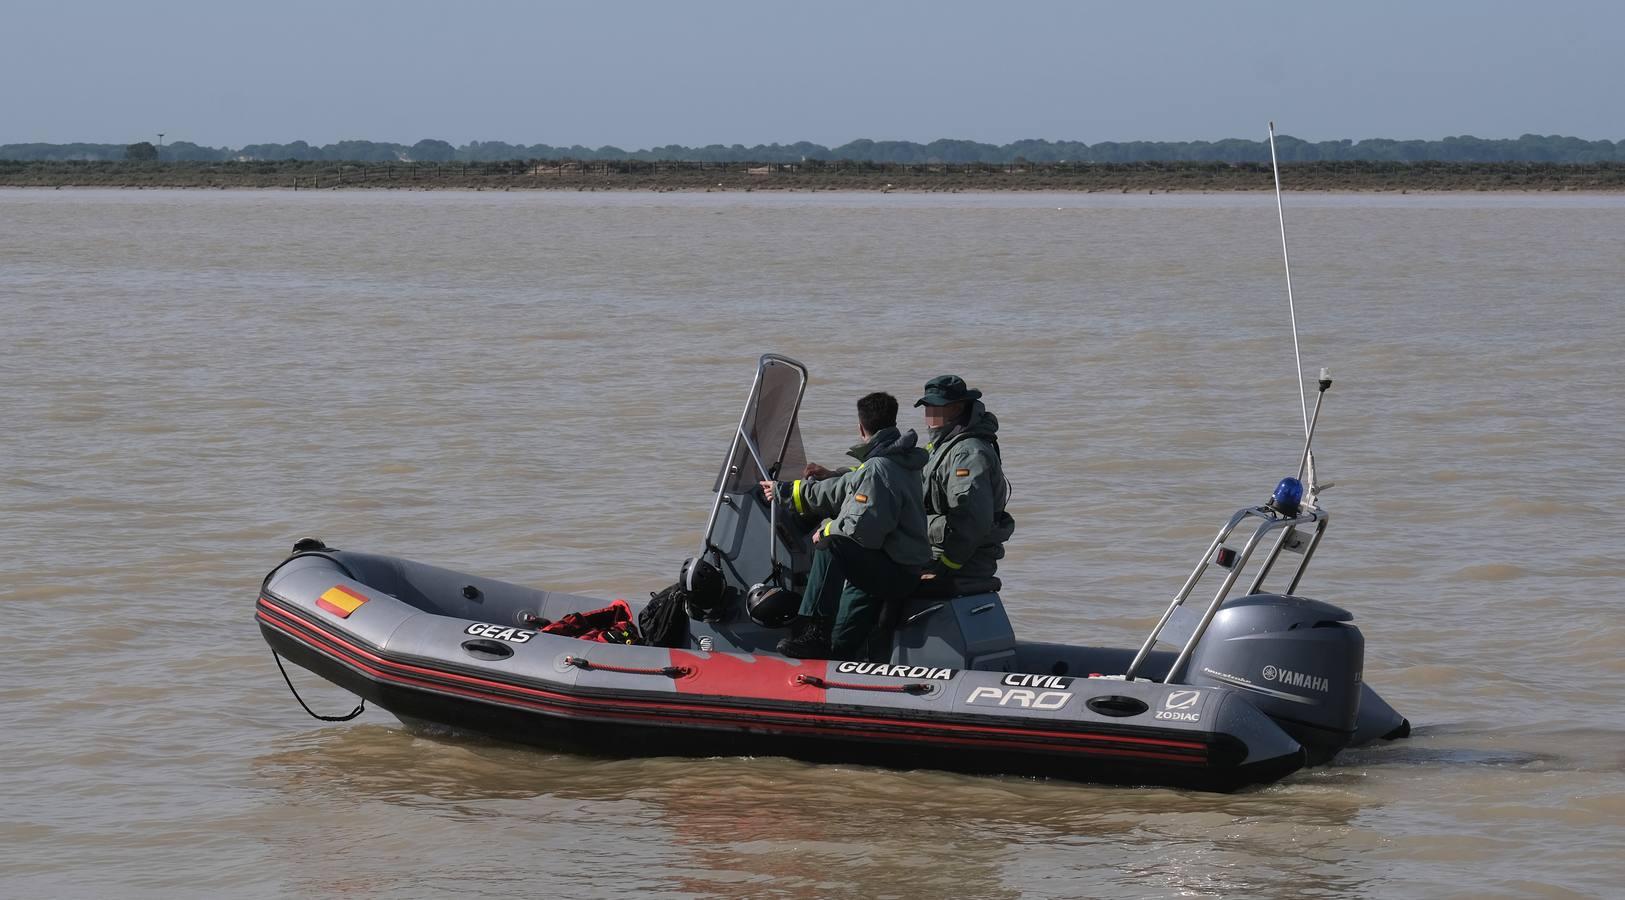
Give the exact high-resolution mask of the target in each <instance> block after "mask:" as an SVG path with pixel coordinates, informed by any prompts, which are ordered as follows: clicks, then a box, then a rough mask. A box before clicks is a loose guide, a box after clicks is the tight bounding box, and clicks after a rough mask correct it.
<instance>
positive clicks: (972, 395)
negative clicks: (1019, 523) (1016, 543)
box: [914, 375, 1016, 597]
mask: <svg viewBox="0 0 1625 900" xmlns="http://www.w3.org/2000/svg"><path fill="white" fill-rule="evenodd" d="M981 396H982V392H981V391H978V390H976V389H974V388H971V387H968V386H967V385H966V384H965V379H963V378H960V377H959V376H958V375H941V376H938V377H936V378H933V379H931V380H930V381H928V382H926V384H925V396H923V397H921V398H920V399H919V400H918V401H916V402H915V404H914V405H915V406H923V407H925V424H926V427H928V428H929V429H930V434H931V440H930V443H928V444H926V445H925V447H926V449H927V450H928V451H930V454H931V456H930V459H929V461H927V462H926V464H925V474H924V478H925V485H924V489H925V512H926V518H927V523H928V530H929V533H930V535H931V556H932V561H931V565H930V567H928V568H927V569H926V571H925V572H924V573H923V574H922V576H921V580H920V590H919V592H918V593H917V594H916V596H922V597H957V596H960V595H963V594H973V593H980V592H982V591H996V590H998V589H999V587H1000V583H999V579H998V578H996V577H995V576H994V573H995V572H996V571H998V568H999V560H1000V559H1003V558H1004V542H1005V541H1007V540H1009V539H1010V535H1011V534H1012V533H1014V532H1015V529H1016V522H1015V520H1014V519H1012V518H1011V517H1010V514H1009V513H1007V512H1005V509H1004V507H1005V504H1006V503H1007V502H1008V501H1009V499H1010V485H1009V482H1007V481H1005V478H1004V466H1003V463H1002V461H1001V459H1000V456H999V438H998V431H999V420H998V419H997V418H995V417H994V415H993V414H992V413H990V412H988V411H987V407H986V406H984V405H983V404H982V401H981Z"/></svg>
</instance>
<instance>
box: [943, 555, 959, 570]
mask: <svg viewBox="0 0 1625 900" xmlns="http://www.w3.org/2000/svg"><path fill="white" fill-rule="evenodd" d="M937 559H938V560H939V561H940V562H941V563H942V564H943V565H945V566H947V567H948V568H950V569H963V568H965V564H964V563H956V562H954V561H953V560H951V559H949V558H948V557H946V556H939V557H937Z"/></svg>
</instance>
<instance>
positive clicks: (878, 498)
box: [789, 427, 931, 567]
mask: <svg viewBox="0 0 1625 900" xmlns="http://www.w3.org/2000/svg"><path fill="white" fill-rule="evenodd" d="M917 440H918V439H917V438H916V437H915V435H914V432H912V431H909V432H906V433H899V432H898V430H897V429H896V428H895V427H893V428H883V429H881V430H880V431H879V432H878V433H876V434H875V435H874V436H873V437H871V438H870V439H869V440H868V441H867V442H866V443H863V444H859V445H858V446H856V447H853V448H852V449H851V450H850V451H848V453H849V455H851V456H852V457H853V458H854V459H856V460H858V465H857V467H856V468H852V469H848V470H846V471H845V472H843V473H841V474H840V475H839V476H837V477H833V478H826V479H824V480H823V481H806V480H798V481H795V482H792V483H791V484H790V485H789V494H790V497H789V500H790V503H791V505H792V507H793V508H794V509H795V511H796V513H797V514H799V515H801V516H804V517H808V518H813V517H820V518H828V519H829V522H828V523H827V524H826V525H825V526H824V533H825V534H826V535H827V534H841V535H845V536H847V537H849V538H851V539H852V540H854V541H857V542H858V544H860V545H862V546H864V547H867V548H870V549H880V550H884V551H885V552H886V555H887V556H889V557H891V558H892V561H894V562H897V563H900V564H902V565H905V566H916V567H924V566H925V565H927V564H928V563H930V562H931V545H930V542H929V541H928V540H927V539H926V533H925V508H924V505H923V503H922V501H921V497H920V490H921V482H920V471H921V470H922V469H924V468H925V462H926V453H925V451H924V450H921V449H920V448H919V447H916V446H914V444H915V442H916V441H917Z"/></svg>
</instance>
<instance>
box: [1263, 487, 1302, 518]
mask: <svg viewBox="0 0 1625 900" xmlns="http://www.w3.org/2000/svg"><path fill="white" fill-rule="evenodd" d="M1302 504H1303V482H1301V481H1299V480H1298V479H1296V478H1283V479H1281V481H1280V483H1279V484H1277V485H1276V486H1275V493H1274V494H1273V495H1271V496H1270V504H1269V505H1270V509H1273V510H1275V511H1276V512H1278V513H1280V514H1281V515H1283V516H1295V515H1297V514H1298V508H1299V507H1300V506H1301V505H1302Z"/></svg>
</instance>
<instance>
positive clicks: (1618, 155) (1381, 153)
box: [0, 134, 1625, 164]
mask: <svg viewBox="0 0 1625 900" xmlns="http://www.w3.org/2000/svg"><path fill="white" fill-rule="evenodd" d="M1276 148H1277V151H1278V153H1279V155H1280V157H1281V159H1282V161H1283V162H1538V163H1599V162H1625V140H1621V141H1607V140H1603V141H1587V140H1582V139H1581V138H1574V137H1562V136H1559V135H1539V134H1526V135H1524V136H1523V137H1520V138H1515V139H1512V138H1507V139H1490V138H1476V137H1471V136H1466V135H1464V136H1461V137H1447V138H1444V139H1443V140H1438V141H1396V140H1389V139H1386V138H1368V139H1366V140H1361V141H1351V140H1341V141H1319V142H1310V141H1302V140H1299V139H1297V138H1294V137H1288V136H1284V135H1283V136H1278V137H1277V138H1276ZM151 153H152V148H151V147H150V146H149V145H147V143H146V142H140V143H138V144H131V145H125V144H0V159H6V160H24V161H28V160H39V161H74V160H81V161H115V160H124V159H127V158H128V159H137V160H139V159H150V158H151V156H150V154H151ZM1269 158H1270V151H1269V144H1268V143H1267V142H1265V141H1247V140H1240V139H1234V138H1233V139H1229V140H1222V141H1126V142H1117V141H1103V142H1101V143H1098V144H1085V143H1081V142H1078V141H1045V140H1024V141H1016V142H1015V143H1013V144H1003V145H999V144H983V143H978V142H976V141H954V140H937V141H932V142H931V143H929V144H919V143H915V142H913V141H871V140H867V139H865V140H857V141H852V142H850V143H846V144H842V145H840V146H839V147H825V146H823V145H821V144H812V143H808V142H806V141H802V142H800V143H795V144H757V145H756V146H754V147H746V146H745V145H743V144H734V145H732V146H724V145H722V144H711V145H709V146H705V147H684V146H680V145H678V144H668V145H666V146H664V147H651V148H649V149H647V150H622V149H621V148H619V147H609V146H605V147H598V148H596V149H595V148H592V147H583V146H580V145H579V144H578V145H576V146H573V147H554V146H550V145H548V144H530V145H524V144H508V143H504V142H502V141H473V142H471V143H468V144H464V145H463V146H461V147H454V146H452V145H451V144H450V143H448V142H446V141H441V140H432V139H430V140H421V141H418V142H417V143H415V144H410V145H408V144H392V143H381V142H377V141H339V142H338V143H336V144H326V145H324V146H321V147H313V146H311V145H310V144H307V143H305V142H304V141H294V142H293V143H291V144H249V145H247V146H245V147H241V148H239V149H235V150H234V149H232V148H230V147H203V146H199V145H197V144H193V143H189V142H187V141H175V142H173V143H168V144H164V145H163V147H162V148H158V149H157V160H158V161H160V162H231V161H256V160H267V161H282V160H291V161H298V162H334V163H337V162H351V163H388V162H442V163H443V162H503V161H508V160H536V159H549V160H558V159H569V160H605V161H611V160H635V161H644V162H655V161H671V162H714V163H743V162H752V163H795V162H802V161H806V160H819V161H836V160H846V161H851V162H874V163H915V164H924V163H951V164H952V163H959V164H964V163H994V164H1007V163H1022V162H1033V163H1061V162H1072V163H1137V162H1229V163H1248V162H1268V161H1269Z"/></svg>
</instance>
